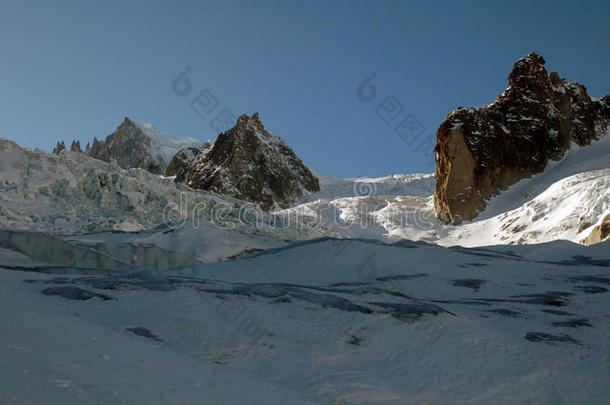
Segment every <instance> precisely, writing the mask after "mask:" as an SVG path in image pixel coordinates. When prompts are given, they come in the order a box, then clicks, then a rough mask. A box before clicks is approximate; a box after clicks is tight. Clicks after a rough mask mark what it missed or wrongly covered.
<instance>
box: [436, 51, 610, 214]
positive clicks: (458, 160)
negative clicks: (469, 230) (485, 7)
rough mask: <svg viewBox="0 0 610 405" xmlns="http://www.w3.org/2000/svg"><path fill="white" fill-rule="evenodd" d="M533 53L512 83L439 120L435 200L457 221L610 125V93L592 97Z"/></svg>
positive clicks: (517, 69) (438, 210)
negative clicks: (481, 103)
mask: <svg viewBox="0 0 610 405" xmlns="http://www.w3.org/2000/svg"><path fill="white" fill-rule="evenodd" d="M544 64H545V61H544V59H543V58H542V57H541V56H539V55H537V54H535V53H530V54H529V55H528V56H526V57H524V58H522V59H519V60H518V61H517V62H516V63H515V65H514V67H513V70H512V72H511V73H510V75H509V76H508V88H507V89H506V90H505V91H504V92H503V93H502V94H500V95H499V96H498V97H497V98H496V100H494V102H493V103H492V104H490V105H488V106H486V107H482V108H468V107H467V108H463V107H460V108H458V109H456V110H455V111H453V112H452V113H450V114H449V115H448V116H447V118H446V119H445V121H444V122H443V123H442V124H441V125H440V127H439V129H438V131H437V133H436V139H437V143H436V146H435V148H434V151H435V154H436V171H435V178H436V190H435V194H434V205H435V209H436V213H437V216H438V218H439V219H440V220H442V221H446V222H452V223H454V224H459V223H461V222H462V221H468V220H471V219H473V218H475V217H476V216H477V214H478V213H479V212H480V211H482V210H483V209H484V208H485V206H486V201H487V200H488V199H489V198H491V197H493V196H494V195H497V194H498V193H500V192H501V191H503V190H505V189H506V188H508V187H509V186H510V185H512V184H514V183H516V182H518V181H519V180H521V179H523V178H527V177H530V176H532V175H534V174H537V173H540V172H542V171H544V169H545V168H546V166H547V164H548V163H549V161H551V160H559V159H561V158H562V157H563V155H564V154H565V152H566V150H567V149H568V148H569V147H570V144H571V143H572V142H574V143H576V144H577V145H581V146H582V145H586V144H589V143H590V142H592V141H594V140H597V139H599V138H600V137H602V136H605V135H606V134H607V133H608V129H609V128H610V96H605V97H604V98H602V99H601V100H595V99H591V98H590V97H589V96H588V95H587V90H586V88H585V87H584V86H582V85H580V84H578V83H575V82H569V81H566V80H565V79H560V78H559V75H558V74H557V73H556V72H553V73H551V74H550V75H547V72H546V69H545V68H544Z"/></svg>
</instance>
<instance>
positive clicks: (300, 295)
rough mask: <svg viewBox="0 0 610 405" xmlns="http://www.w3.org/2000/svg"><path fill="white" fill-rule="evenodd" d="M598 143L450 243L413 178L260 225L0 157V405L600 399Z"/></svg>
mask: <svg viewBox="0 0 610 405" xmlns="http://www.w3.org/2000/svg"><path fill="white" fill-rule="evenodd" d="M609 147H610V142H608V139H605V140H602V141H599V142H597V143H595V144H592V145H589V146H587V147H584V148H574V149H573V150H571V151H570V152H569V153H568V155H567V156H566V157H565V158H564V159H563V160H562V161H560V162H556V163H555V164H554V165H553V166H552V167H550V168H549V169H548V170H547V171H545V172H544V173H542V174H540V175H537V176H534V177H532V178H530V179H526V180H522V181H521V182H520V183H517V184H515V185H514V186H512V187H511V188H510V189H509V190H508V191H506V192H505V193H503V194H501V195H499V196H498V197H496V198H495V199H494V200H492V201H490V203H489V205H488V207H487V210H486V211H485V212H483V213H482V214H481V215H480V216H479V217H478V218H477V219H476V220H475V221H472V222H470V223H466V224H462V225H460V226H453V225H446V224H443V223H440V222H439V221H437V220H436V219H435V217H434V212H433V206H432V193H433V191H434V179H433V177H432V176H431V175H426V174H420V175H396V176H389V177H385V178H358V179H332V178H325V177H322V176H318V177H319V181H320V191H319V192H316V193H309V194H307V195H305V196H304V197H303V198H302V199H301V201H299V202H298V203H297V204H296V205H295V206H293V207H292V208H288V209H284V210H276V211H272V212H263V211H260V210H258V209H257V208H256V207H255V206H254V205H253V204H249V203H246V202H243V201H239V200H236V199H233V198H230V197H226V196H221V195H217V194H214V193H210V192H206V191H197V190H192V189H190V188H188V187H186V186H183V185H176V184H175V183H174V182H173V181H172V180H171V179H168V178H164V177H162V176H158V175H153V174H151V173H149V172H147V171H145V170H142V169H129V170H124V169H122V168H120V167H119V166H117V165H115V164H112V163H106V162H102V161H99V160H95V159H92V158H90V157H88V156H86V155H84V154H79V153H75V152H70V151H64V152H62V153H60V154H49V153H46V152H43V151H40V150H28V149H23V148H21V147H19V146H18V145H16V144H14V143H12V142H10V141H6V140H0V173H2V178H1V179H0V190H1V192H0V283H2V288H1V289H0V291H1V292H2V293H1V294H0V303H1V305H0V311H2V316H1V319H2V328H0V358H1V359H2V360H1V363H2V366H3V367H2V368H0V398H1V401H2V402H3V403H5V402H6V403H8V402H11V401H17V402H24V403H40V402H53V403H55V402H69V403H72V402H103V403H105V402H120V403H142V402H147V403H167V402H169V403H200V402H205V403H238V402H248V403H278V404H284V403H312V404H313V403H315V404H317V403H366V404H369V403H388V404H403V403H446V402H453V401H460V402H483V401H493V402H494V403H515V402H535V403H603V402H604V401H603V400H604V399H605V398H606V396H607V395H608V388H607V385H608V384H607V382H608V380H609V378H610V361H609V360H610V358H609V357H610V347H609V343H608V339H607V336H608V333H609V332H610V320H609V318H608V315H607V313H608V297H609V295H608V289H609V288H610V287H609V285H610V274H609V268H610V254H609V252H610V249H609V247H610V241H607V240H606V241H602V242H600V243H596V244H592V245H591V246H586V243H585V242H586V241H587V238H589V239H590V236H591V234H592V232H593V231H594V230H595V229H596V227H598V226H599V225H601V224H603V223H604V221H605V220H606V218H607V217H608V215H609V214H610V204H609V198H610V195H609V194H608V193H609V190H610V169H608V167H610V161H608V159H609V156H610V149H609ZM606 239H607V238H606Z"/></svg>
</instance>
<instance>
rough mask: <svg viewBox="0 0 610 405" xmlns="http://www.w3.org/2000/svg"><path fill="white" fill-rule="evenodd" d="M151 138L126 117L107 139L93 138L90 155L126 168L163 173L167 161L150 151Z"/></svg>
mask: <svg viewBox="0 0 610 405" xmlns="http://www.w3.org/2000/svg"><path fill="white" fill-rule="evenodd" d="M150 147H151V139H150V138H149V137H148V136H146V135H145V134H144V132H143V131H142V129H140V127H139V126H138V125H137V124H136V123H135V122H133V121H132V120H130V119H129V118H127V117H125V120H124V121H123V122H122V123H121V125H119V127H118V128H117V129H116V131H114V133H112V134H111V135H110V136H108V137H107V138H106V140H105V141H99V140H98V139H97V138H95V139H94V140H93V145H91V148H90V150H89V155H90V156H91V157H94V158H96V159H100V160H103V161H106V162H115V163H117V164H118V165H119V166H121V167H122V168H124V169H129V168H132V167H139V168H141V169H145V170H148V171H149V172H151V173H153V174H163V171H164V170H165V166H166V162H164V161H163V159H161V158H160V157H159V156H156V157H153V156H151V154H150V153H149V150H150Z"/></svg>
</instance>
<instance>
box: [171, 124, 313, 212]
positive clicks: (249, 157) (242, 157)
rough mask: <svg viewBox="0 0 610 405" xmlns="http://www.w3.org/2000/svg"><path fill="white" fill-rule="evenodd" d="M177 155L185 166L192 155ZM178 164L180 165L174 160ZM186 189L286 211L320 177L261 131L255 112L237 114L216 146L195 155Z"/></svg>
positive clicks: (275, 137)
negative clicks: (280, 208)
mask: <svg viewBox="0 0 610 405" xmlns="http://www.w3.org/2000/svg"><path fill="white" fill-rule="evenodd" d="M183 155H184V156H179V157H176V159H177V160H180V161H181V162H184V161H186V160H188V158H189V156H190V154H189V153H184V154H183ZM177 163H178V162H177ZM176 180H177V181H183V182H184V183H186V184H187V185H189V186H190V187H193V188H197V189H203V190H210V191H214V192H216V193H218V194H225V195H230V196H233V197H235V198H238V199H241V200H245V201H250V202H254V203H257V204H258V205H259V206H260V207H261V208H262V209H265V210H268V209H271V208H274V207H282V208H284V207H288V206H290V204H291V203H293V202H294V201H296V200H297V199H298V198H299V197H301V196H302V195H304V194H305V193H306V192H315V191H318V190H319V189H320V186H319V184H318V179H317V178H316V177H315V176H314V174H313V173H312V172H311V171H310V170H309V169H308V168H307V167H306V166H305V165H304V164H303V162H301V160H300V159H299V158H298V157H297V156H296V155H295V153H294V152H293V151H292V149H290V147H288V145H286V143H285V142H284V141H283V140H282V139H281V138H279V137H277V136H275V135H273V134H271V133H269V132H268V131H266V130H265V128H264V126H263V124H262V123H261V121H260V118H259V115H258V113H254V114H253V115H252V116H251V117H250V116H248V115H246V114H244V115H241V116H240V117H239V118H238V119H237V122H236V124H235V126H234V127H233V128H231V129H230V130H228V131H225V132H223V133H221V134H219V135H218V138H217V139H216V142H215V143H214V146H213V147H212V148H211V149H210V150H209V151H205V153H201V152H200V153H198V154H197V156H196V158H195V160H194V161H193V163H192V165H191V167H190V168H189V170H188V173H187V174H186V175H185V176H184V178H183V179H181V178H180V176H177V177H176Z"/></svg>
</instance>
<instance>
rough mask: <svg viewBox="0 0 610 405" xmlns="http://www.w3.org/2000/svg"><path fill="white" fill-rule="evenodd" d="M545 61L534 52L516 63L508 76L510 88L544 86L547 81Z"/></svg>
mask: <svg viewBox="0 0 610 405" xmlns="http://www.w3.org/2000/svg"><path fill="white" fill-rule="evenodd" d="M545 63H546V62H545V60H544V58H543V57H542V56H539V55H538V54H537V53H535V52H532V53H530V54H529V55H527V56H526V57H523V58H521V59H519V60H518V61H517V62H515V65H514V66H513V70H512V71H511V72H510V74H509V75H508V86H509V87H528V86H529V85H531V84H542V83H544V82H545V81H546V80H547V75H546V69H545V68H544V64H545Z"/></svg>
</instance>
